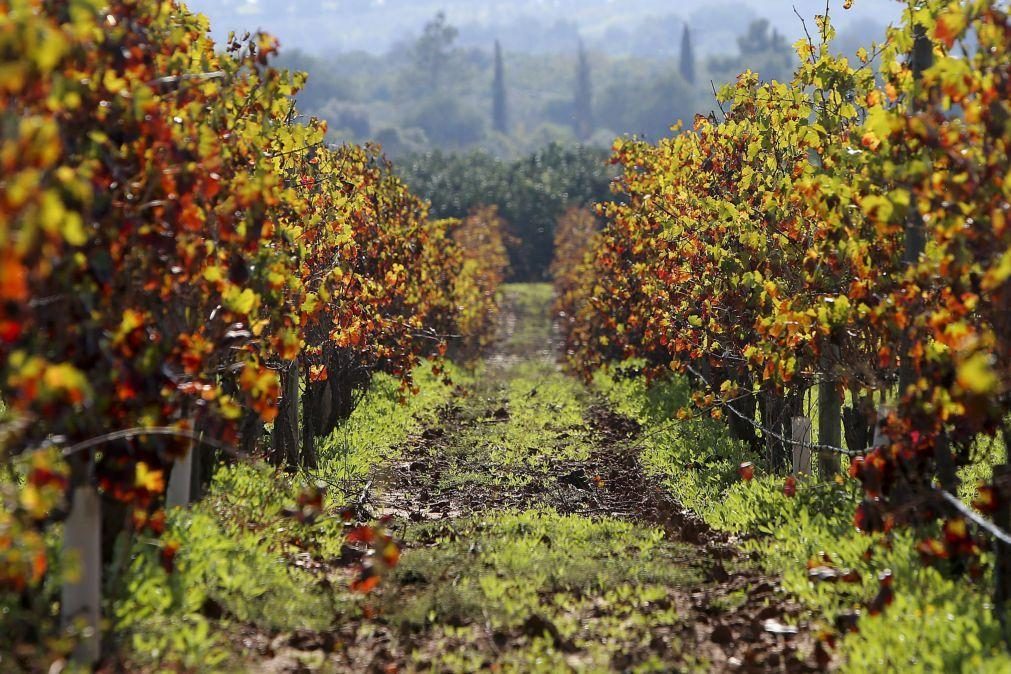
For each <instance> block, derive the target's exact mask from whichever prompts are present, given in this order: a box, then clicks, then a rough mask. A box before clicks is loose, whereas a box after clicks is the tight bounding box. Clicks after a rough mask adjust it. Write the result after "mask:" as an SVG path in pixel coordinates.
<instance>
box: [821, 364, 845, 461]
mask: <svg viewBox="0 0 1011 674" xmlns="http://www.w3.org/2000/svg"><path fill="white" fill-rule="evenodd" d="M829 349H830V350H831V352H832V353H833V355H834V354H836V353H838V347H834V346H830V347H829ZM823 366H824V369H825V371H826V372H828V371H830V370H831V368H832V364H831V360H830V359H829V358H826V359H824V361H823ZM842 406H843V399H842V394H841V392H840V390H839V382H837V381H836V380H835V379H833V378H832V377H831V376H830V375H828V374H823V375H822V379H821V381H820V382H819V383H818V444H820V445H825V446H828V447H842ZM838 472H839V455H838V454H837V453H835V452H833V451H831V450H827V449H823V450H821V451H820V452H818V477H819V478H820V479H822V480H830V479H832V477H833V476H835V475H836V473H838Z"/></svg>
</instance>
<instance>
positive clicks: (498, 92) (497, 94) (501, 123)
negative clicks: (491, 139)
mask: <svg viewBox="0 0 1011 674" xmlns="http://www.w3.org/2000/svg"><path fill="white" fill-rule="evenodd" d="M491 97H492V112H491V115H492V126H493V127H494V128H495V130H496V131H498V132H499V133H509V115H508V110H507V108H506V85H505V67H504V66H503V65H502V45H500V44H499V41H498V40H495V80H494V81H493V82H492V91H491Z"/></svg>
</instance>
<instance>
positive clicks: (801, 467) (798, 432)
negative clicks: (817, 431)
mask: <svg viewBox="0 0 1011 674" xmlns="http://www.w3.org/2000/svg"><path fill="white" fill-rule="evenodd" d="M791 430H792V431H793V433H792V436H793V437H792V440H793V442H794V443H795V444H793V474H794V475H803V476H807V475H810V474H811V420H810V419H808V418H807V417H794V418H793V420H792V428H791Z"/></svg>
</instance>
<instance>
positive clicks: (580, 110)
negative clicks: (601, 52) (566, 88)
mask: <svg viewBox="0 0 1011 674" xmlns="http://www.w3.org/2000/svg"><path fill="white" fill-rule="evenodd" d="M572 118H573V120H572V121H573V129H574V130H575V132H576V137H577V138H579V140H586V139H588V138H589V137H590V135H591V134H592V133H593V86H592V83H591V81H590V60H589V58H588V57H587V55H586V49H585V48H584V46H583V41H582V40H580V41H579V62H578V64H577V66H576V91H575V96H574V97H573V101H572Z"/></svg>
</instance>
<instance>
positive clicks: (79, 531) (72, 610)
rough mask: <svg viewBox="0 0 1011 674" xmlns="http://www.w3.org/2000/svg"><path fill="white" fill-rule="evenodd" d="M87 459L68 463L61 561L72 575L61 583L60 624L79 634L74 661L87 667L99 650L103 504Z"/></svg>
mask: <svg viewBox="0 0 1011 674" xmlns="http://www.w3.org/2000/svg"><path fill="white" fill-rule="evenodd" d="M91 469H92V463H91V460H90V459H84V458H81V457H75V458H74V459H72V460H71V483H70V484H71V487H70V498H71V504H70V515H69V516H68V517H67V519H66V521H65V522H64V524H63V558H64V559H66V560H68V561H69V563H70V564H71V565H73V567H72V570H73V573H72V575H71V576H70V578H69V579H68V580H65V581H64V583H63V588H62V592H61V598H60V599H61V601H60V622H61V624H62V627H63V629H64V630H67V629H72V630H73V631H75V632H77V633H78V634H79V638H78V640H77V645H76V647H75V649H74V653H73V660H74V662H76V663H77V664H80V665H84V666H87V667H90V666H91V665H94V664H95V663H96V662H98V659H99V657H100V655H101V651H102V634H101V608H102V501H101V497H100V496H99V494H98V489H97V488H96V487H95V484H94V480H93V479H92V478H93V476H92V470H91Z"/></svg>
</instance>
